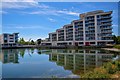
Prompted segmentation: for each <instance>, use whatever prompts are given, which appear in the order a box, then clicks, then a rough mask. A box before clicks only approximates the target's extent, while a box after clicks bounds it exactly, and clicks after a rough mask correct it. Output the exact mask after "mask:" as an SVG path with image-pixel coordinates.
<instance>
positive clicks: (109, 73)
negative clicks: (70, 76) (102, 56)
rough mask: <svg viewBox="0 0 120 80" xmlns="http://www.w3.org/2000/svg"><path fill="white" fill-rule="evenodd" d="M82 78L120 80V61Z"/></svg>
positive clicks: (88, 73) (105, 65)
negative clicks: (118, 79)
mask: <svg viewBox="0 0 120 80" xmlns="http://www.w3.org/2000/svg"><path fill="white" fill-rule="evenodd" d="M81 78H120V61H112V62H108V63H107V64H104V65H103V66H102V67H99V68H95V69H94V70H93V71H90V72H87V73H85V74H83V75H81Z"/></svg>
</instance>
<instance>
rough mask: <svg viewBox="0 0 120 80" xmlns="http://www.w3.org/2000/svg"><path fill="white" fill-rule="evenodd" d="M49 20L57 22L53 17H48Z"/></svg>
mask: <svg viewBox="0 0 120 80" xmlns="http://www.w3.org/2000/svg"><path fill="white" fill-rule="evenodd" d="M48 20H49V21H50V22H56V20H55V19H53V18H48Z"/></svg>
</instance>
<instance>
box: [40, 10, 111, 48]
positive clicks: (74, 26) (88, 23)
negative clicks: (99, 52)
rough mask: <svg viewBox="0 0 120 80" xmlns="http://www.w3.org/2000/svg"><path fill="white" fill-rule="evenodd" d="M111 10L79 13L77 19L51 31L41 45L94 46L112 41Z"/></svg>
mask: <svg viewBox="0 0 120 80" xmlns="http://www.w3.org/2000/svg"><path fill="white" fill-rule="evenodd" d="M111 14H112V11H108V12H104V11H103V10H97V11H91V12H87V13H82V14H80V19H79V20H73V21H72V22H71V23H70V24H67V25H64V26H63V27H62V28H60V29H57V30H56V31H55V32H53V33H49V39H48V41H43V42H42V45H52V46H58V45H76V46H90V45H91V46H96V45H105V44H107V43H112V42H113V40H112V29H113V28H112V16H111Z"/></svg>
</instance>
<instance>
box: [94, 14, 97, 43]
mask: <svg viewBox="0 0 120 80" xmlns="http://www.w3.org/2000/svg"><path fill="white" fill-rule="evenodd" d="M94 19H95V45H97V38H98V35H97V15H94Z"/></svg>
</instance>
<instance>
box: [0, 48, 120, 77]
mask: <svg viewBox="0 0 120 80" xmlns="http://www.w3.org/2000/svg"><path fill="white" fill-rule="evenodd" d="M116 57H117V58H118V57H119V55H118V54H117V53H113V52H107V51H102V50H93V49H92V50H91V49H79V50H66V49H49V50H41V49H5V50H2V52H1V53H0V60H1V62H0V64H2V76H3V77H4V78H52V77H59V78H76V77H77V78H79V77H80V75H81V74H84V73H86V72H88V71H90V70H93V69H94V68H95V67H99V66H102V65H103V64H105V63H106V62H108V61H110V60H113V59H116Z"/></svg>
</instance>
